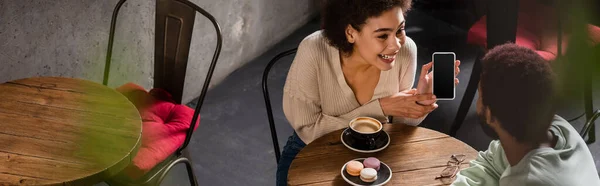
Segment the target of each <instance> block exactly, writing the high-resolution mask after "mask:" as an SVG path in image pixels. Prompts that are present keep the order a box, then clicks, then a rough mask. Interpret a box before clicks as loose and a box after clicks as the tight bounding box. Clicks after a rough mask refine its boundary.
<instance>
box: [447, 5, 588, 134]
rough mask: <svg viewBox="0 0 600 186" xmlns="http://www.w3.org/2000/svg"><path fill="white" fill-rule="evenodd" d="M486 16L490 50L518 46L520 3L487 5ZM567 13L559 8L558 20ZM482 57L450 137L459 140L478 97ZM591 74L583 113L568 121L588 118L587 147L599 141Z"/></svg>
mask: <svg viewBox="0 0 600 186" xmlns="http://www.w3.org/2000/svg"><path fill="white" fill-rule="evenodd" d="M487 3H488V7H495V8H488V12H487V15H488V17H487V19H488V21H487V28H488V38H487V47H488V48H493V47H494V46H497V45H501V44H503V43H506V42H513V43H514V42H515V38H516V30H517V28H516V27H517V16H518V8H519V4H518V1H517V0H510V1H503V0H492V1H488V2H487ZM563 6H564V4H562V1H556V4H555V5H554V7H563ZM563 11H564V10H563V9H561V8H556V15H557V17H559V18H560V17H562V16H561V14H562V12H563ZM556 21H557V24H556V26H557V31H558V32H557V47H558V48H557V51H563V49H562V40H563V39H562V25H563V20H561V19H557V20H556ZM482 56H483V52H482V51H478V56H477V58H476V61H475V64H474V65H473V70H472V72H471V77H470V79H469V83H468V85H467V89H466V91H465V94H464V96H463V99H462V101H461V103H460V106H459V109H458V112H457V114H456V117H455V119H454V123H453V124H452V126H451V127H450V132H449V135H451V136H456V133H457V132H458V130H459V129H460V127H461V125H462V123H463V121H464V119H465V117H466V115H467V113H468V112H469V107H470V106H471V103H472V101H473V98H474V97H475V93H476V92H477V86H478V83H479V75H480V73H481V64H480V63H481V62H480V60H481V59H480V58H481V57H482ZM558 58H562V52H557V59H558ZM591 81H592V72H590V71H589V70H587V71H586V72H584V84H583V101H584V113H582V114H581V115H579V116H577V117H575V118H571V119H568V121H569V122H571V121H575V120H577V119H579V118H580V117H582V116H584V115H585V116H586V124H585V126H584V127H583V129H582V130H581V135H582V137H583V138H584V139H585V137H586V136H587V135H588V133H589V138H588V139H587V140H586V142H587V143H588V144H590V143H594V142H595V141H596V133H595V125H594V121H595V120H596V118H598V113H599V112H600V110H596V112H595V113H594V108H593V100H592V82H591Z"/></svg>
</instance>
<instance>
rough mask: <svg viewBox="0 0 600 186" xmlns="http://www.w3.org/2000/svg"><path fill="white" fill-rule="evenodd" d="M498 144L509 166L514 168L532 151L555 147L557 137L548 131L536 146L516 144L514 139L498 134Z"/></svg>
mask: <svg viewBox="0 0 600 186" xmlns="http://www.w3.org/2000/svg"><path fill="white" fill-rule="evenodd" d="M499 136H500V143H501V144H502V148H504V153H505V154H506V159H507V160H508V163H509V164H510V166H515V165H517V164H519V162H520V161H521V159H523V157H525V155H527V153H529V152H531V151H532V150H535V149H539V148H542V147H550V148H554V146H556V141H557V137H556V136H555V135H554V134H553V133H552V132H551V131H550V130H548V132H547V135H546V136H547V137H546V139H545V140H544V141H543V142H542V143H539V144H537V145H532V144H528V143H522V142H518V141H517V140H516V139H515V138H514V137H512V136H510V135H503V134H499Z"/></svg>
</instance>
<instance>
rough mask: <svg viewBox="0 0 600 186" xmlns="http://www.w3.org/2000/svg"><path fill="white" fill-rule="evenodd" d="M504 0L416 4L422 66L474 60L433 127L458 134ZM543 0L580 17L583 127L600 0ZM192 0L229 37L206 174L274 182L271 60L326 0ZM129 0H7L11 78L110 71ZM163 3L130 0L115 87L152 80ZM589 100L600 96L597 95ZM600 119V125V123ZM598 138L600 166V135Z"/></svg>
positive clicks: (421, 0)
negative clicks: (488, 31) (435, 57)
mask: <svg viewBox="0 0 600 186" xmlns="http://www.w3.org/2000/svg"><path fill="white" fill-rule="evenodd" d="M493 1H497V0H489V1H478V0H413V8H412V10H411V11H410V12H409V13H408V15H407V16H406V20H407V21H406V25H407V26H406V32H407V35H408V36H409V37H411V38H412V39H413V40H414V41H415V42H416V44H417V47H418V64H419V65H418V66H421V64H424V63H427V62H429V61H430V60H431V54H432V53H433V52H436V51H453V52H455V53H456V54H457V59H459V60H461V62H462V65H461V73H460V75H459V76H458V78H459V79H460V80H461V83H460V84H459V85H458V86H457V89H456V95H457V96H456V99H455V100H453V101H439V102H438V104H439V105H440V107H439V108H438V109H437V110H435V111H434V112H433V113H431V114H430V115H429V116H428V117H427V118H426V119H425V121H423V123H422V124H421V125H420V126H421V127H425V128H429V129H432V130H435V131H439V132H442V133H446V134H450V132H451V128H452V127H451V126H452V124H453V123H454V121H455V118H456V115H457V113H458V111H459V107H460V105H461V101H462V100H463V95H464V94H465V90H466V87H467V85H468V84H469V83H468V82H469V78H470V77H471V71H472V68H473V64H474V63H475V62H476V58H477V56H478V55H477V54H478V51H480V50H481V46H478V45H477V44H474V43H472V42H468V35H469V33H470V30H471V29H472V28H473V26H475V25H477V23H478V21H479V20H480V18H481V17H482V16H484V15H486V14H487V11H488V9H493V8H494V7H489V6H488V4H487V3H488V2H493ZM531 1H536V2H537V3H542V4H545V5H549V6H560V7H561V8H558V7H557V9H558V11H557V12H556V13H560V14H562V15H563V16H559V17H561V18H562V17H569V18H570V20H569V21H562V22H561V21H560V20H559V19H556V22H557V23H559V22H560V24H561V25H562V27H563V28H567V29H569V30H570V31H571V32H572V33H573V35H571V36H570V37H572V38H573V39H571V41H573V42H571V44H569V45H565V46H564V47H565V48H566V49H565V50H566V51H567V52H566V53H565V54H564V56H563V57H562V58H561V59H558V60H557V61H558V62H553V66H554V68H555V70H556V71H557V73H559V75H560V76H559V77H560V78H561V82H562V83H563V84H564V86H563V89H562V91H563V94H562V95H563V96H562V97H561V98H563V99H562V100H561V102H560V103H559V105H560V106H559V109H558V114H559V115H561V116H563V117H564V118H566V119H568V120H570V121H571V123H572V124H573V125H574V127H575V128H576V129H578V130H579V129H581V127H582V126H583V124H584V123H585V122H586V117H587V116H586V115H585V114H584V113H585V112H586V111H587V110H589V109H587V110H586V106H588V105H590V104H591V105H592V107H593V109H592V110H594V111H595V110H597V109H599V108H600V73H598V72H600V70H599V68H600V65H599V64H598V63H599V62H598V61H599V60H598V59H599V58H598V56H597V54H598V53H599V52H598V45H597V44H598V43H596V46H595V48H592V49H588V48H587V46H588V45H586V44H581V43H582V42H576V40H577V38H578V37H580V36H579V35H577V34H579V33H583V32H579V31H578V29H580V28H583V27H581V26H577V25H583V24H590V25H593V26H596V27H600V14H598V12H600V8H597V7H600V3H598V2H597V1H591V0H578V1H564V2H560V1H552V0H531ZM192 2H193V3H195V4H197V5H198V6H199V7H202V8H204V9H205V10H207V11H208V12H209V13H210V14H212V15H213V16H214V18H215V19H216V21H217V22H218V23H219V25H220V28H221V32H222V37H223V45H222V49H221V53H220V57H219V59H218V63H217V65H216V67H215V70H214V75H213V77H212V80H211V83H210V86H209V90H208V92H207V94H206V97H205V100H204V103H203V105H202V110H201V112H200V115H201V122H200V125H199V127H198V128H197V130H196V131H195V132H194V133H193V137H192V138H191V141H190V143H189V146H188V147H187V150H188V151H189V155H190V156H189V158H190V160H191V162H192V165H193V168H194V172H195V177H196V179H197V180H198V182H199V183H201V185H274V181H275V171H276V163H275V161H274V159H275V154H274V153H275V152H274V150H273V146H272V144H273V142H272V139H271V132H270V128H269V122H268V119H267V113H266V107H265V103H264V99H263V94H262V89H261V88H262V87H261V85H262V84H261V83H262V82H261V81H262V76H263V71H264V70H265V67H266V65H267V63H268V62H269V61H270V60H271V59H272V58H273V57H275V56H276V55H277V54H279V53H281V52H284V51H286V50H289V49H292V48H295V47H297V46H298V44H299V43H300V41H301V40H302V39H303V38H304V37H305V36H307V35H309V34H310V33H312V32H314V31H316V30H318V29H319V28H320V20H319V7H320V1H319V0H306V1H292V0H255V1H239V0H221V1H212V0H192ZM500 2H501V1H500ZM577 2H581V4H579V5H577ZM117 3H118V1H117V0H61V1H49V0H2V1H0V83H4V82H8V81H12V80H17V79H23V78H29V77H37V76H59V77H71V78H80V79H85V80H89V81H93V82H97V83H102V80H103V75H104V67H105V59H106V53H107V45H108V40H109V39H108V36H109V28H110V23H111V16H112V13H113V10H114V7H115V5H116V4H117ZM560 3H563V4H562V5H559V4H560ZM155 6H156V2H155V1H144V0H129V1H128V2H127V3H125V4H124V5H123V7H122V9H121V12H120V14H119V21H118V22H117V24H116V31H115V33H116V34H115V39H114V49H113V54H112V66H111V69H110V71H111V74H110V79H109V81H108V86H109V87H110V88H116V87H119V86H121V85H123V84H125V83H128V82H135V83H137V84H139V85H141V86H142V87H144V88H145V89H151V88H152V85H153V82H154V79H153V69H154V56H155V53H154V34H155V27H154V25H155V21H154V16H155V11H156V7H155ZM563 7H570V9H569V8H563ZM594 8H595V9H594ZM532 13H534V12H532ZM507 22H510V21H507ZM500 24H505V23H500ZM506 24H509V23H506ZM193 32H194V36H193V38H192V42H191V46H190V53H189V63H188V68H187V75H186V77H185V80H186V81H185V82H186V83H185V88H184V93H183V99H182V100H183V103H187V105H188V106H189V107H191V108H195V106H196V99H197V96H198V94H199V93H200V92H201V89H202V86H203V84H202V82H203V80H204V78H205V77H206V71H207V70H208V68H209V64H210V61H211V56H212V55H213V53H214V43H215V42H216V35H215V33H214V27H213V25H212V24H211V22H210V21H208V20H207V19H205V18H203V17H201V16H197V17H196V23H195V26H194V28H193ZM597 34H600V33H597ZM597 37H600V36H597ZM563 38H566V36H564V37H563ZM583 43H585V42H583ZM292 59H293V55H292V56H288V57H285V58H283V59H281V60H282V62H280V63H277V64H276V65H275V66H273V69H272V70H271V72H270V74H269V77H268V81H269V87H270V89H271V90H270V94H271V100H275V101H272V102H271V103H272V104H273V116H274V121H275V124H276V129H277V134H278V142H279V145H280V146H281V147H283V145H284V144H285V142H286V140H287V137H288V136H289V135H290V134H291V133H292V131H293V130H292V128H291V127H290V125H289V124H288V123H287V121H286V119H285V116H284V115H283V112H282V109H281V102H280V101H278V100H281V96H282V87H283V84H284V82H285V77H286V75H287V69H289V66H290V64H291V61H292ZM564 61H568V62H564ZM417 70H419V69H417ZM417 72H418V71H417ZM584 72H586V73H584ZM415 85H416V82H415ZM584 90H591V91H590V92H591V94H590V95H591V96H589V97H591V98H592V99H585V98H584V96H583V95H584V92H585V91H584ZM475 96H476V95H475ZM586 101H588V102H590V103H587V105H586ZM467 106H470V108H469V110H468V112H467V114H466V115H465V116H464V121H463V122H462V123H463V124H462V125H461V127H460V128H459V129H458V130H457V131H456V135H455V137H456V138H457V139H459V140H461V141H463V142H465V143H466V144H468V145H470V146H472V147H473V148H475V149H477V150H485V149H486V148H487V144H488V143H489V141H490V139H489V138H488V137H487V136H485V134H484V133H483V132H482V131H481V129H480V127H479V126H478V119H477V117H476V115H475V99H473V101H472V102H471V103H470V104H467ZM2 109H5V108H2ZM0 112H1V111H0ZM588 116H589V114H588ZM596 123H598V122H596ZM1 126H2V124H1V122H0V128H2V127H1ZM596 131H597V132H596V134H598V133H599V132H600V129H598V128H596ZM589 147H590V150H591V152H592V154H593V156H594V159H595V162H596V167H598V166H599V165H600V162H599V161H600V143H599V142H595V143H592V144H589ZM448 148H452V147H448ZM186 175H187V173H186V169H185V167H184V166H183V165H181V164H180V165H177V166H176V167H175V168H174V169H173V170H171V171H170V172H169V173H168V174H167V176H166V178H165V180H164V181H163V183H162V185H186V184H188V183H187V176H186ZM103 184H104V183H99V184H98V185H103Z"/></svg>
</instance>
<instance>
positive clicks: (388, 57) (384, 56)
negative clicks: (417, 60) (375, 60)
mask: <svg viewBox="0 0 600 186" xmlns="http://www.w3.org/2000/svg"><path fill="white" fill-rule="evenodd" d="M379 57H381V58H383V59H390V58H393V57H394V56H388V55H383V54H379Z"/></svg>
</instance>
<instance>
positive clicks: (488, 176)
mask: <svg viewBox="0 0 600 186" xmlns="http://www.w3.org/2000/svg"><path fill="white" fill-rule="evenodd" d="M550 130H551V132H552V133H554V135H556V136H557V137H558V141H557V143H556V146H555V147H554V148H550V147H546V148H539V149H535V150H532V151H530V152H529V153H527V154H526V155H525V156H524V157H523V159H521V161H519V163H518V164H517V165H515V166H513V167H511V166H510V164H509V163H508V160H507V159H506V155H505V153H504V149H503V148H502V145H501V144H500V141H498V140H494V141H492V142H491V143H490V146H489V148H488V150H486V151H485V152H479V155H478V156H477V158H476V159H475V160H473V161H471V162H470V167H469V168H466V169H464V170H462V171H460V172H459V173H458V174H457V176H456V180H455V181H454V183H452V185H457V186H462V185H486V186H487V185H490V186H495V185H501V186H505V185H506V186H514V185H532V186H537V185H540V186H542V185H543V186H547V185H561V186H562V185H565V186H566V185H568V186H578V185H585V186H588V185H600V178H599V177H598V172H597V170H596V165H595V164H594V160H593V158H592V154H591V153H590V150H589V149H588V147H587V145H586V143H585V142H584V141H583V139H582V138H581V136H580V135H579V133H577V131H576V130H575V129H574V128H573V127H572V126H571V124H569V122H567V121H566V120H564V119H563V118H561V117H559V116H555V117H554V120H553V121H552V125H551V126H550Z"/></svg>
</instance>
